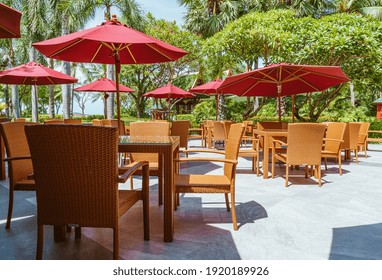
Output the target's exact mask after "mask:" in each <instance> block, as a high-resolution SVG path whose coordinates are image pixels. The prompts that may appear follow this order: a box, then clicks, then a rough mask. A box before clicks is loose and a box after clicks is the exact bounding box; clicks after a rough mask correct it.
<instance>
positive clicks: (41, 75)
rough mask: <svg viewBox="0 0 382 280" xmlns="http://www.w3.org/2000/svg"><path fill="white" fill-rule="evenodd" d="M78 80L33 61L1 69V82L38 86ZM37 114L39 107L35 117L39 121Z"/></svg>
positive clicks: (69, 82) (71, 82)
mask: <svg viewBox="0 0 382 280" xmlns="http://www.w3.org/2000/svg"><path fill="white" fill-rule="evenodd" d="M76 82H77V79H76V78H73V77H71V76H68V75H65V74H63V73H60V72H58V71H56V70H53V69H51V68H49V67H45V66H43V65H40V64H38V63H36V62H33V61H31V62H28V63H26V64H23V65H20V66H16V67H14V68H10V69H7V70H4V71H0V83H1V84H10V85H33V86H34V87H35V88H36V85H56V84H73V83H76ZM36 93H37V91H36ZM36 104H37V94H36ZM37 115H38V114H37V108H35V112H34V116H35V118H33V121H34V122H37V121H38V120H37Z"/></svg>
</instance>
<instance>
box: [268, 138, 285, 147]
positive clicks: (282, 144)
mask: <svg viewBox="0 0 382 280" xmlns="http://www.w3.org/2000/svg"><path fill="white" fill-rule="evenodd" d="M275 144H280V145H281V146H288V144H287V143H285V142H283V141H281V140H277V139H275V140H272V145H273V146H274V145H275Z"/></svg>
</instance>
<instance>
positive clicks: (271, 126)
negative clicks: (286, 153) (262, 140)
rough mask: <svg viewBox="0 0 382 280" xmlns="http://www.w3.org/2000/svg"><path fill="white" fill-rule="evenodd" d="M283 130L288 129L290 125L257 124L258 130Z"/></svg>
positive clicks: (275, 123) (278, 123)
mask: <svg viewBox="0 0 382 280" xmlns="http://www.w3.org/2000/svg"><path fill="white" fill-rule="evenodd" d="M282 128H288V123H283V122H258V123H257V129H259V130H264V129H282Z"/></svg>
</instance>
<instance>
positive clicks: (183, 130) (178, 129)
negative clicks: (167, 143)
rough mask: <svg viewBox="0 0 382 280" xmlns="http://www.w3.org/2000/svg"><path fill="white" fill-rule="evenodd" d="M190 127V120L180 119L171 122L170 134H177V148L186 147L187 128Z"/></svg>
mask: <svg viewBox="0 0 382 280" xmlns="http://www.w3.org/2000/svg"><path fill="white" fill-rule="evenodd" d="M189 129H190V121H187V120H181V121H173V122H171V135H173V136H179V138H180V144H179V148H184V149H186V150H187V149H188V130H189Z"/></svg>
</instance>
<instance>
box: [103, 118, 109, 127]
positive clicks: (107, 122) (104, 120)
mask: <svg viewBox="0 0 382 280" xmlns="http://www.w3.org/2000/svg"><path fill="white" fill-rule="evenodd" d="M101 123H102V125H103V126H111V121H110V120H109V119H102V120H101Z"/></svg>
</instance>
